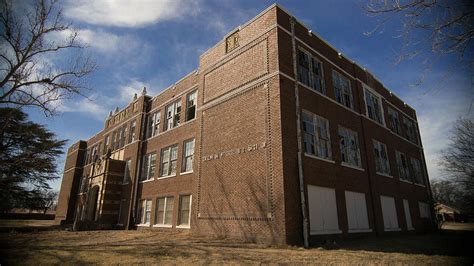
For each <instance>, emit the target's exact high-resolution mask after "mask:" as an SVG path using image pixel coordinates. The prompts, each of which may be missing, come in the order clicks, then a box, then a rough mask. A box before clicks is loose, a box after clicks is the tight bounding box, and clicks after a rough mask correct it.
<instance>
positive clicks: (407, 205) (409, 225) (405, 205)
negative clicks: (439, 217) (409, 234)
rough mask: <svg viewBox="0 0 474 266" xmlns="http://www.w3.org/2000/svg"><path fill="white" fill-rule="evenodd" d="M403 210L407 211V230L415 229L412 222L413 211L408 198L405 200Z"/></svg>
mask: <svg viewBox="0 0 474 266" xmlns="http://www.w3.org/2000/svg"><path fill="white" fill-rule="evenodd" d="M403 210H404V211H405V220H406V222H407V230H413V229H414V228H413V224H412V222H411V212H410V204H408V200H406V199H404V200H403Z"/></svg>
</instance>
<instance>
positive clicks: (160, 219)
mask: <svg viewBox="0 0 474 266" xmlns="http://www.w3.org/2000/svg"><path fill="white" fill-rule="evenodd" d="M173 205H174V198H173V197H164V198H159V199H158V205H157V207H156V218H155V224H157V225H158V226H160V225H162V226H169V227H171V224H172V221H173Z"/></svg>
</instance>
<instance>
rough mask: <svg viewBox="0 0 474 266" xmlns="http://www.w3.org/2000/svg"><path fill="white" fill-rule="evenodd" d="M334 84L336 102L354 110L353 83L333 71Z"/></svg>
mask: <svg viewBox="0 0 474 266" xmlns="http://www.w3.org/2000/svg"><path fill="white" fill-rule="evenodd" d="M332 82H333V85H334V94H335V96H336V101H338V102H339V103H341V104H343V105H345V106H346V107H348V108H351V109H354V104H353V101H352V88H351V82H350V81H349V79H348V78H346V77H344V76H343V75H342V74H340V73H339V72H337V71H334V70H333V71H332Z"/></svg>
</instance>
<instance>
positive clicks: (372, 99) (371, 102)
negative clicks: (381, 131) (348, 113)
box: [365, 88, 384, 125]
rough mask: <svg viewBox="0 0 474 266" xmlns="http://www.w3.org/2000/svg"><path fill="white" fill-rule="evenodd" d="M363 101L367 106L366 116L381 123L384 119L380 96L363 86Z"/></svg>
mask: <svg viewBox="0 0 474 266" xmlns="http://www.w3.org/2000/svg"><path fill="white" fill-rule="evenodd" d="M365 103H366V107H367V116H368V117H369V118H370V119H372V120H374V121H376V122H378V123H379V124H382V125H383V124H384V119H383V112H382V100H381V98H380V97H379V96H377V95H376V94H374V93H372V92H371V91H369V89H367V88H365Z"/></svg>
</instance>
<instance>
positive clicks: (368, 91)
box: [364, 85, 385, 126]
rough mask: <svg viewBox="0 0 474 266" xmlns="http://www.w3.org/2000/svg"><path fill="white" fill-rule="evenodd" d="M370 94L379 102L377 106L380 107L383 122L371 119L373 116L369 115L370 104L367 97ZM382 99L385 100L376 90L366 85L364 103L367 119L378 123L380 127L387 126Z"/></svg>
mask: <svg viewBox="0 0 474 266" xmlns="http://www.w3.org/2000/svg"><path fill="white" fill-rule="evenodd" d="M368 94H370V95H371V96H374V98H376V99H377V100H378V101H377V103H378V104H377V105H378V108H379V110H380V119H381V121H378V120H377V119H375V118H372V117H370V116H371V115H370V113H369V106H368V103H367V95H368ZM382 99H383V97H382V96H381V95H380V94H379V93H377V92H376V91H375V90H373V89H372V88H370V87H369V86H367V85H364V103H365V114H366V117H367V118H369V119H370V120H372V121H374V122H376V123H377V124H379V125H382V126H385V117H384V110H383V104H382Z"/></svg>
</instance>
